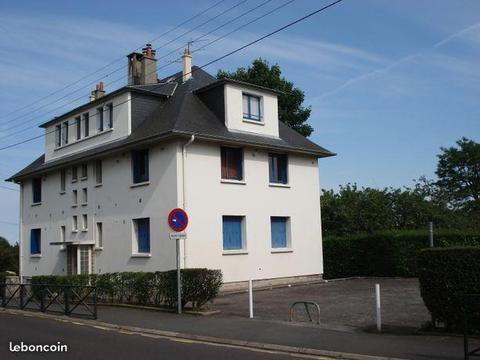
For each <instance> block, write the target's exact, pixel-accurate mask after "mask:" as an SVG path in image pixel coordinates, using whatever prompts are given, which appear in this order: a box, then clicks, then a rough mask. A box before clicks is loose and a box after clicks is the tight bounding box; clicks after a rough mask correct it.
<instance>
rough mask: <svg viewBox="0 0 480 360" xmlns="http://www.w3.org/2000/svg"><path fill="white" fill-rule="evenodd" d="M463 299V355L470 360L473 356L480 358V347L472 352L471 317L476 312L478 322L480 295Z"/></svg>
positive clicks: (463, 296) (466, 295)
mask: <svg viewBox="0 0 480 360" xmlns="http://www.w3.org/2000/svg"><path fill="white" fill-rule="evenodd" d="M462 298H463V308H462V310H463V353H464V358H465V360H469V359H470V357H471V356H476V357H480V347H479V348H476V349H472V350H470V341H469V337H470V331H469V330H470V329H469V325H470V319H469V315H471V314H473V313H475V312H476V315H477V319H476V321H477V322H478V321H479V320H478V316H479V315H480V314H479V313H480V294H465V295H462Z"/></svg>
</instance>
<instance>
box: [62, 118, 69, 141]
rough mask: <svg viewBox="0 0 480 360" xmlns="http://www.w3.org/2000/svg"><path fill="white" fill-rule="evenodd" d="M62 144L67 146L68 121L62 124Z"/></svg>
mask: <svg viewBox="0 0 480 360" xmlns="http://www.w3.org/2000/svg"><path fill="white" fill-rule="evenodd" d="M62 140H63V144H64V145H67V144H68V121H65V122H64V123H63V139H62Z"/></svg>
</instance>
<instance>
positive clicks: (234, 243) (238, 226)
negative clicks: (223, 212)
mask: <svg viewBox="0 0 480 360" xmlns="http://www.w3.org/2000/svg"><path fill="white" fill-rule="evenodd" d="M244 222H245V217H243V216H224V217H223V250H240V249H243V248H244V243H245V241H244V235H243V232H244V230H243V227H244Z"/></svg>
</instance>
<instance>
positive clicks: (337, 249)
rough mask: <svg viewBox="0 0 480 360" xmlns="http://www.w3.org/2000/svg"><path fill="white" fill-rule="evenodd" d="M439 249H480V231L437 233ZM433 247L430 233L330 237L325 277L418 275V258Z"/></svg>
mask: <svg viewBox="0 0 480 360" xmlns="http://www.w3.org/2000/svg"><path fill="white" fill-rule="evenodd" d="M434 241H435V246H436V247H447V246H464V245H465V246H466V245H472V246H477V245H479V246H480V232H478V231H477V232H474V231H460V230H437V231H436V232H435V234H434ZM428 246H429V238H428V231H426V230H409V231H405V230H404V231H383V232H376V233H372V234H356V235H352V236H342V237H328V238H325V239H324V242H323V259H324V277H325V278H326V279H332V278H339V277H350V276H407V277H408V276H416V275H417V255H418V253H419V251H420V250H422V249H424V248H427V247H428Z"/></svg>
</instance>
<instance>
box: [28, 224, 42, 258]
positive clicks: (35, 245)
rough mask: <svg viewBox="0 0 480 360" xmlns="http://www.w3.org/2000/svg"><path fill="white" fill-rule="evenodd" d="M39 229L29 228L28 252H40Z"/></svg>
mask: <svg viewBox="0 0 480 360" xmlns="http://www.w3.org/2000/svg"><path fill="white" fill-rule="evenodd" d="M40 253H41V247H40V229H31V230H30V254H40Z"/></svg>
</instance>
